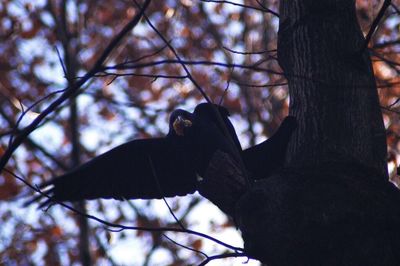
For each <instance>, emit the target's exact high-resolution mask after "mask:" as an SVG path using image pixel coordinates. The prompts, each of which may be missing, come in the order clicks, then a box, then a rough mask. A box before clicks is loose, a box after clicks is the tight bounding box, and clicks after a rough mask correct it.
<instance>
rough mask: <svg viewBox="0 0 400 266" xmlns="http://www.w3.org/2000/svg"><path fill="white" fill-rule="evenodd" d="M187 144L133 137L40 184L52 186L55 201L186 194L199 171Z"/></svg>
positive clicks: (51, 192)
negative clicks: (193, 162)
mask: <svg viewBox="0 0 400 266" xmlns="http://www.w3.org/2000/svg"><path fill="white" fill-rule="evenodd" d="M184 145H185V143H183V142H182V141H180V140H177V139H176V138H171V137H165V138H155V139H143V140H133V141H131V142H127V143H125V144H122V145H120V146H118V147H116V148H114V149H112V150H110V151H108V152H106V153H104V154H102V155H100V156H98V157H96V158H94V159H92V160H91V161H89V162H87V163H85V164H83V165H81V166H79V167H77V168H76V169H74V170H72V171H70V172H68V173H66V174H64V175H61V176H59V177H56V178H54V179H52V180H50V181H48V182H46V183H44V184H42V185H41V187H42V188H43V189H46V188H47V187H49V188H50V190H49V194H50V196H51V198H52V199H54V200H56V201H78V200H83V199H96V198H114V199H153V198H161V197H172V196H183V195H186V194H189V193H193V192H194V191H195V189H196V187H195V186H196V173H195V171H194V168H193V166H192V162H191V160H190V154H188V153H187V152H186V151H185V147H184ZM41 198H42V197H41V196H38V197H36V198H35V199H34V200H32V201H31V202H33V201H40V200H41ZM31 202H30V203H31Z"/></svg>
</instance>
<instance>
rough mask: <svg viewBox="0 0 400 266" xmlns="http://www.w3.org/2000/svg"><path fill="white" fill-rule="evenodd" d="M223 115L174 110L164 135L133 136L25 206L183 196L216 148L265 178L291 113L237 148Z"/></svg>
mask: <svg viewBox="0 0 400 266" xmlns="http://www.w3.org/2000/svg"><path fill="white" fill-rule="evenodd" d="M218 116H219V118H218ZM228 116H229V112H228V111H227V109H225V108H224V107H222V106H217V105H214V106H213V105H212V104H208V103H202V104H199V105H198V106H197V107H196V108H195V110H194V112H193V113H190V112H187V111H185V110H182V109H177V110H175V111H173V112H172V114H171V115H170V120H169V132H168V134H167V135H166V136H165V137H163V138H150V139H137V140H133V141H130V142H127V143H125V144H122V145H120V146H117V147H116V148H114V149H112V150H110V151H108V152H106V153H104V154H102V155H99V156H97V157H95V158H94V159H92V160H90V161H88V162H87V163H85V164H83V165H81V166H79V167H77V168H75V169H73V170H71V171H69V172H67V173H65V174H63V175H61V176H58V177H55V178H53V179H51V180H49V181H47V182H44V183H42V184H41V185H40V186H39V187H40V188H41V189H43V192H44V193H45V194H46V195H47V197H46V196H45V195H44V194H43V193H42V194H40V195H38V196H36V197H34V198H33V199H31V200H29V201H28V202H27V203H26V205H29V204H31V203H33V202H39V203H40V204H41V205H40V206H45V205H47V204H50V203H51V202H53V201H56V202H57V201H58V202H62V201H79V200H84V199H96V198H106V199H107V198H114V199H118V200H123V199H157V198H162V197H173V196H184V195H186V194H190V193H194V192H195V191H196V190H197V187H198V182H200V179H199V176H203V175H204V172H205V170H206V169H207V166H208V163H209V161H210V160H211V157H212V155H213V154H214V152H215V151H216V150H221V151H223V152H225V153H228V154H231V155H233V154H234V153H235V151H234V149H236V150H237V151H236V153H237V154H239V155H240V156H241V157H242V159H243V162H244V165H245V167H246V170H247V171H248V172H249V175H250V177H251V178H253V179H260V178H266V177H268V176H269V175H271V174H272V173H273V172H274V171H276V170H277V169H279V168H280V167H282V165H283V162H284V158H285V154H286V147H287V144H288V142H289V139H290V136H291V134H292V132H293V131H294V129H295V127H296V120H295V118H294V117H286V118H285V120H284V121H283V123H282V125H281V127H280V128H279V129H278V130H277V132H276V133H275V134H274V135H273V136H272V137H271V138H269V139H268V140H266V141H264V142H263V143H261V144H259V145H256V146H254V147H251V148H249V149H246V150H244V151H242V148H241V145H240V142H239V139H238V137H237V135H236V132H235V130H234V127H233V125H232V123H231V122H230V120H229V118H228ZM219 121H222V123H223V125H221V123H220V122H219ZM222 126H225V127H226V130H224V129H223V128H222ZM224 132H228V134H229V136H226V135H225V134H224Z"/></svg>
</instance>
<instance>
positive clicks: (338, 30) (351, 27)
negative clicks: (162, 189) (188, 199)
mask: <svg viewBox="0 0 400 266" xmlns="http://www.w3.org/2000/svg"><path fill="white" fill-rule="evenodd" d="M280 20H281V21H280V30H279V39H278V56H279V63H280V65H281V66H282V68H283V70H284V72H285V74H286V76H287V79H288V82H289V91H290V97H291V106H290V113H291V114H292V115H294V116H295V117H296V118H297V120H298V123H299V127H298V128H297V129H296V132H295V134H294V136H293V138H292V140H291V142H290V145H289V152H288V155H287V158H286V167H285V168H284V169H283V170H282V171H280V172H279V173H276V174H274V175H273V176H271V177H269V178H267V179H264V180H262V181H259V182H257V183H256V184H255V185H253V186H252V188H251V189H250V190H249V191H247V192H245V193H244V195H243V196H242V197H241V198H240V200H239V201H238V202H237V203H235V206H236V212H235V213H234V214H233V216H235V218H236V222H237V225H238V227H239V228H240V230H241V231H242V235H243V239H244V241H245V250H246V252H247V253H248V254H249V255H250V256H252V257H254V258H256V259H259V260H260V261H262V262H264V263H267V265H272V266H274V265H279V266H280V265H288V266H296V265H307V266H312V265H324V266H327V265H332V266H333V265H335V266H337V265H393V266H394V265H400V253H399V252H398V249H399V248H400V233H399V230H398V228H397V227H398V225H399V224H400V207H399V206H398V205H399V204H398V203H399V202H400V196H399V192H398V190H397V188H395V187H394V186H393V185H392V184H390V183H389V182H388V174H387V167H386V141H385V129H384V125H383V121H382V115H381V111H380V107H379V101H378V95H377V90H376V86H375V80H374V76H373V70H372V66H371V61H370V58H369V55H368V51H361V49H362V47H363V43H364V38H363V35H362V33H361V30H360V28H359V25H358V23H357V19H356V14H355V1H354V0H281V1H280ZM220 165H221V164H220ZM230 175H232V174H230ZM239 175H240V172H239ZM214 202H217V203H218V202H221V201H215V200H214ZM217 205H218V204H217ZM221 209H223V208H221ZM225 209H226V208H225Z"/></svg>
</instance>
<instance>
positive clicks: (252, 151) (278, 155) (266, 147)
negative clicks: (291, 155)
mask: <svg viewBox="0 0 400 266" xmlns="http://www.w3.org/2000/svg"><path fill="white" fill-rule="evenodd" d="M296 126H297V122H296V118H295V117H293V116H288V117H286V118H285V119H284V120H283V122H282V124H281V125H280V127H279V129H278V130H277V131H276V132H275V134H274V135H272V136H271V137H270V138H269V139H267V140H266V141H264V142H262V143H260V144H258V145H255V146H253V147H251V148H248V149H246V150H244V151H243V152H242V158H243V161H244V164H245V165H246V168H247V170H248V171H249V172H250V175H251V177H252V178H253V179H262V178H266V177H268V176H270V175H271V174H272V173H273V172H275V171H276V170H278V169H279V168H281V167H282V166H283V163H284V161H285V156H286V150H287V145H288V143H289V140H290V137H291V136H292V133H293V131H294V130H295V128H296Z"/></svg>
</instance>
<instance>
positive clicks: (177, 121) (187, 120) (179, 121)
mask: <svg viewBox="0 0 400 266" xmlns="http://www.w3.org/2000/svg"><path fill="white" fill-rule="evenodd" d="M191 126H193V114H192V113H189V112H187V111H185V110H182V109H177V110H175V111H173V112H172V114H171V117H170V119H169V134H174V135H177V136H181V137H182V136H184V135H185V130H186V129H187V128H190V127H191Z"/></svg>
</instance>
